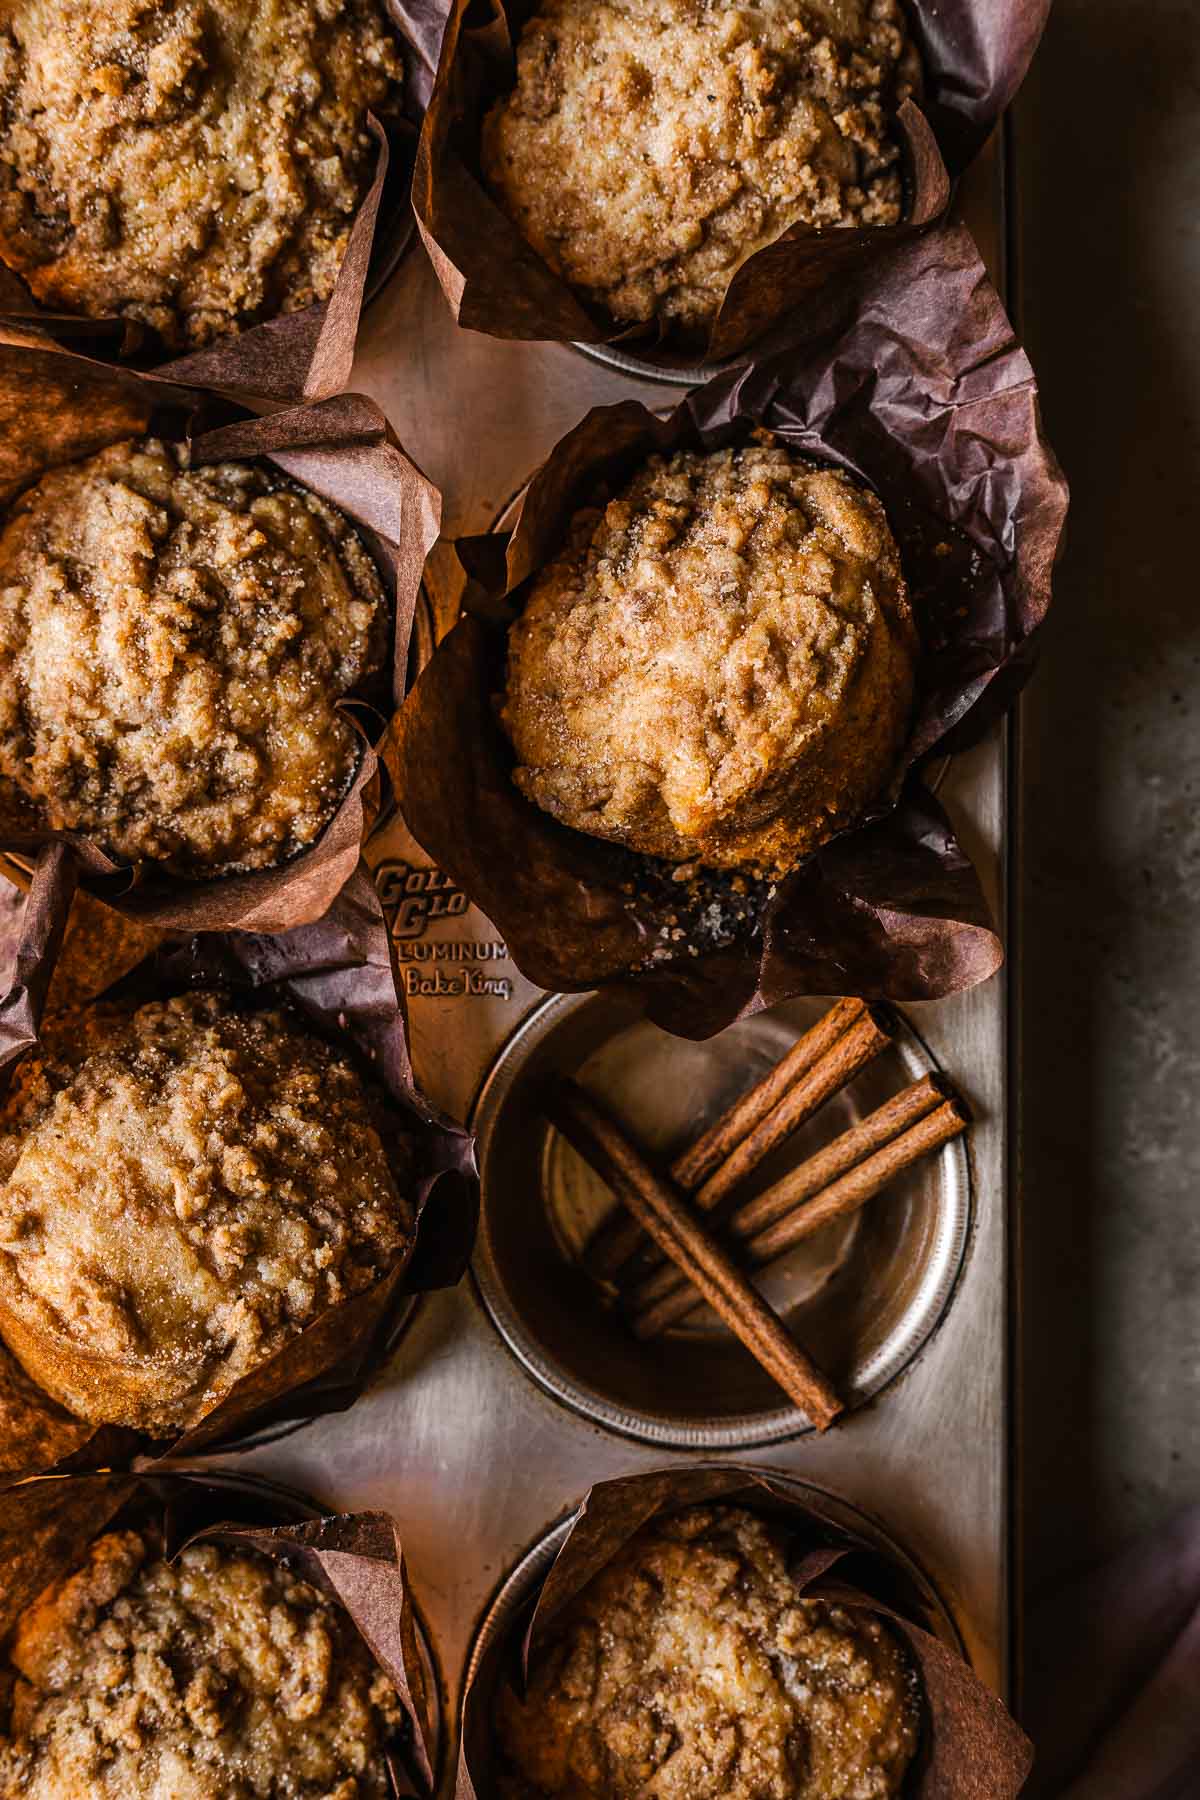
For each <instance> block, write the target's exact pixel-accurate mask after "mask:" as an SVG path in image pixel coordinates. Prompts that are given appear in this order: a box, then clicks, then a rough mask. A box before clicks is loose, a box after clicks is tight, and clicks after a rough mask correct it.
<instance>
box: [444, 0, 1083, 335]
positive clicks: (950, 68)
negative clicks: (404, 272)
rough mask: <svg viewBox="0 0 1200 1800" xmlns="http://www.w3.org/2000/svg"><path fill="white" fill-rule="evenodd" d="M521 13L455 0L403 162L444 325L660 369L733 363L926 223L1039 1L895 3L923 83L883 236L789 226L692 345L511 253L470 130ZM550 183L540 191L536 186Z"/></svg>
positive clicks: (1016, 66)
mask: <svg viewBox="0 0 1200 1800" xmlns="http://www.w3.org/2000/svg"><path fill="white" fill-rule="evenodd" d="M536 10H537V6H536V0H484V3H482V4H481V3H480V0H455V5H454V7H453V10H452V12H451V15H450V21H449V24H448V25H447V27H446V35H445V39H444V42H443V44H442V57H441V63H440V65H439V68H438V77H437V85H436V86H435V88H434V91H433V97H432V99H431V100H430V102H429V108H428V111H427V113H426V115H425V123H424V125H423V126H422V129H421V141H420V146H419V148H418V151H417V166H416V171H415V173H414V176H413V206H414V208H415V211H416V215H417V222H418V224H419V226H420V229H421V236H422V238H423V239H424V241H425V247H426V249H427V250H428V251H429V255H430V258H431V260H432V262H433V266H434V269H435V270H436V272H437V277H438V280H439V281H440V283H441V286H442V291H443V293H444V294H445V296H446V299H447V300H448V301H449V303H450V308H451V311H452V312H453V313H454V316H455V318H456V319H457V321H458V323H459V324H460V325H464V326H466V327H468V328H469V329H470V330H472V331H485V332H489V333H490V334H491V336H493V337H508V338H542V339H544V338H551V339H560V340H562V339H565V340H567V341H568V342H573V343H585V344H599V343H610V344H620V345H621V347H622V348H623V349H625V350H628V351H630V352H632V353H634V354H635V355H637V356H639V357H642V358H644V359H645V360H647V361H649V362H652V363H656V364H658V365H659V366H661V367H664V368H670V367H672V366H680V365H694V364H695V363H696V362H697V361H700V362H710V361H719V360H721V359H722V358H725V357H729V356H732V355H734V354H735V353H737V352H738V351H741V350H743V349H744V348H745V347H746V346H747V345H748V344H751V343H753V342H754V340H755V339H756V338H758V337H760V336H761V335H762V333H763V332H764V331H766V330H768V329H769V328H770V327H771V326H773V325H775V324H777V323H778V322H779V321H780V320H782V319H785V318H786V317H787V316H788V314H789V313H791V312H792V311H793V310H794V309H795V308H796V307H798V306H800V305H802V304H805V303H807V302H809V301H811V299H812V297H813V296H814V295H816V294H817V293H818V292H820V291H821V290H822V289H824V288H827V287H829V286H831V285H835V284H840V283H843V282H845V281H847V280H849V279H851V278H852V277H854V276H855V275H857V274H858V273H859V272H861V271H863V270H865V269H867V268H869V267H870V265H871V264H872V263H873V262H875V261H876V260H877V259H878V258H879V257H880V256H883V255H886V254H887V253H888V252H889V251H891V250H893V249H895V248H896V246H897V245H900V244H904V243H907V242H909V241H911V239H912V238H913V237H915V236H917V235H918V234H919V233H920V232H921V231H923V230H924V229H925V228H926V227H927V226H928V225H929V224H930V223H931V222H933V221H934V220H936V219H939V218H941V217H942V216H943V215H944V213H945V212H946V209H947V207H948V205H949V202H950V193H951V180H952V177H955V176H957V175H959V174H961V172H962V170H963V169H964V168H965V167H966V166H967V164H968V163H969V162H970V161H971V160H972V158H973V157H974V156H975V154H976V152H977V151H978V150H979V149H980V147H981V146H982V144H983V143H984V141H985V139H986V138H987V136H988V134H989V132H990V131H991V129H992V127H993V126H994V125H995V123H996V121H997V120H998V119H999V117H1000V115H1001V113H1002V112H1003V111H1004V108H1005V107H1006V106H1007V105H1008V103H1009V101H1010V100H1011V99H1012V97H1013V95H1014V94H1015V93H1016V91H1017V89H1018V87H1019V86H1020V85H1021V82H1022V80H1023V79H1024V76H1025V71H1026V70H1027V68H1028V67H1029V63H1030V60H1031V58H1032V56H1033V53H1034V50H1035V49H1036V47H1037V43H1038V40H1039V38H1040V37H1041V34H1042V30H1043V27H1044V25H1045V23H1046V18H1047V16H1048V14H1049V10H1050V0H986V3H985V4H980V0H911V3H910V4H909V5H908V6H907V8H906V10H907V12H908V15H909V20H910V23H911V25H912V28H913V31H914V34H915V37H916V41H917V44H918V46H919V48H920V51H921V58H922V63H923V66H924V71H925V83H924V95H923V98H922V102H921V105H920V107H918V106H916V105H915V104H914V103H913V102H912V101H906V102H905V103H904V104H903V106H902V107H901V108H900V111H899V114H898V115H897V120H898V126H899V134H900V138H901V143H902V148H903V152H904V156H905V163H906V175H907V180H906V187H907V206H906V217H905V219H904V221H903V222H902V223H901V224H899V225H893V226H886V227H878V226H876V227H874V228H827V229H816V228H814V227H812V226H808V225H795V226H792V227H791V228H790V229H789V230H787V231H785V232H784V233H783V234H782V235H781V236H780V237H778V238H776V239H775V240H774V242H772V243H770V244H767V245H765V246H764V247H763V248H762V249H760V250H757V251H755V252H754V254H753V255H752V256H749V257H747V259H746V261H745V262H744V263H742V264H741V266H740V267H739V268H738V269H737V270H736V272H735V274H734V276H733V278H732V280H731V281H730V284H729V287H728V289H727V290H726V293H725V297H724V299H723V301H722V303H721V306H720V309H719V311H718V312H717V314H716V316H715V318H714V319H713V321H712V324H711V326H710V327H709V330H708V332H707V334H706V336H705V337H704V338H703V339H702V340H699V341H697V340H693V341H690V342H688V341H686V340H685V339H682V338H680V337H678V336H675V337H672V336H671V335H670V334H664V331H663V329H662V328H660V327H656V326H645V325H636V326H630V325H621V324H619V323H618V322H617V321H616V320H614V319H612V318H611V317H609V316H608V315H607V314H606V313H604V312H603V311H602V310H601V309H599V308H597V307H596V306H594V305H593V304H591V303H590V302H588V301H585V300H584V299H583V298H582V297H581V296H579V295H578V294H577V293H576V292H575V291H574V290H573V289H572V288H570V287H569V286H568V285H567V283H566V282H564V281H563V280H561V279H560V277H559V276H557V275H556V274H555V273H554V272H553V270H551V268H550V267H549V265H548V264H547V263H545V262H543V260H542V258H541V257H540V256H539V255H538V254H537V252H536V251H535V250H533V249H532V248H531V246H530V245H529V244H527V243H526V242H525V240H524V238H523V237H522V236H521V234H520V232H519V231H518V229H517V227H516V226H515V225H514V224H513V223H512V221H511V220H510V219H509V218H508V215H507V214H506V213H505V212H504V211H503V209H502V207H501V206H500V205H499V203H498V202H497V201H496V200H494V199H493V198H492V196H491V195H490V193H489V192H488V189H487V186H486V184H485V182H484V179H483V175H482V173H481V170H480V150H479V144H480V131H481V127H482V122H483V119H484V116H485V114H486V113H487V112H488V111H489V109H490V108H491V106H492V105H493V103H494V102H495V101H496V100H498V99H500V98H501V97H502V96H503V95H505V94H507V93H508V92H510V90H511V89H512V87H513V85H514V82H515V79H516V74H515V69H516V61H515V48H516V44H517V42H518V39H519V37H520V34H521V30H522V28H523V27H524V25H525V23H526V21H527V20H528V19H529V18H530V17H531V16H532V14H533V13H534V12H535V11H536ZM552 178H553V177H552V175H551V177H550V179H552Z"/></svg>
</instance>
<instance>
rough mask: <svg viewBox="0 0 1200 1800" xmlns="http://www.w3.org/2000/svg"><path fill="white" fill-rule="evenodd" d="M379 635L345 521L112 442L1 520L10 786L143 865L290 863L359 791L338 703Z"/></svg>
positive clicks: (234, 467)
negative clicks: (353, 784) (352, 788)
mask: <svg viewBox="0 0 1200 1800" xmlns="http://www.w3.org/2000/svg"><path fill="white" fill-rule="evenodd" d="M386 630H387V605H386V600H385V596H384V593H383V588H382V586H381V583H380V580H379V576H378V573H377V571H376V569H375V567H374V564H373V563H372V561H371V558H370V556H369V555H368V554H367V551H366V549H365V548H364V546H363V544H362V542H361V540H360V539H359V537H358V535H357V533H356V532H355V530H354V529H353V527H352V526H351V524H350V522H349V521H348V520H347V519H346V518H344V517H343V515H342V514H341V513H339V512H338V511H337V509H336V508H334V507H332V506H330V505H328V504H327V503H326V502H325V501H323V500H321V499H319V498H318V497H317V496H316V495H315V494H312V493H309V492H308V491H307V490H306V489H303V488H299V487H296V486H294V485H293V484H292V483H291V482H289V481H287V480H285V479H284V478H283V477H282V476H280V475H278V474H277V473H276V472H274V471H273V470H272V469H271V468H270V467H269V466H268V465H265V464H263V465H260V464H257V463H216V464H213V465H212V466H210V467H206V468H196V469H192V468H189V467H188V466H187V459H186V452H185V451H184V450H183V448H182V447H181V446H179V445H177V444H168V443H162V442H159V441H158V440H157V439H154V438H150V439H146V440H143V441H141V442H129V443H122V444H114V445H112V446H111V447H110V448H109V449H107V450H103V451H101V452H100V454H99V455H97V456H93V457H89V458H87V459H86V460H85V461H83V462H78V463H71V464H69V465H68V466H67V467H65V468H61V469H55V470H52V471H51V472H50V473H49V474H47V475H45V476H43V477H42V479H41V480H40V481H39V482H38V483H37V484H36V485H35V486H34V487H32V488H31V489H29V491H28V492H27V493H25V494H24V495H22V497H21V498H20V499H19V500H18V501H17V502H16V504H15V505H14V506H13V507H12V508H11V510H10V512H9V514H8V516H7V518H6V519H5V521H4V523H3V526H2V528H0V786H3V785H7V786H8V787H9V788H10V790H11V791H12V792H14V793H15V794H16V795H17V796H19V798H20V800H21V801H22V802H23V803H24V804H25V805H26V806H28V807H31V808H32V809H33V810H34V812H35V813H36V815H37V817H38V818H39V819H40V820H41V821H42V822H43V823H44V824H45V825H46V826H49V827H51V828H54V829H61V830H71V831H78V832H81V833H83V834H84V835H85V836H87V837H91V838H93V839H95V840H96V841H97V842H98V843H99V844H101V845H102V847H103V848H104V849H106V850H107V851H109V852H110V854H112V855H113V856H116V857H118V858H122V859H125V860H127V861H130V862H138V861H141V860H142V859H148V860H151V861H155V862H159V863H163V864H165V865H167V866H168V867H170V868H171V869H173V870H176V871H177V872H179V873H182V874H189V875H201V874H207V875H213V874H220V873H226V872H230V871H234V870H247V869H260V868H265V867H269V866H271V865H273V864H276V863H280V862H282V861H285V860H286V859H287V858H288V857H290V856H292V855H294V854H295V853H296V852H298V851H300V850H302V849H304V848H305V847H307V846H308V845H309V844H311V843H312V842H313V841H314V840H315V839H316V838H317V837H318V836H319V835H320V832H321V830H322V829H323V827H324V826H325V825H326V824H327V823H328V821H329V818H330V816H331V815H332V813H333V812H334V811H335V809H336V807H337V804H338V801H339V800H340V798H341V796H342V795H343V793H344V792H345V790H346V788H347V786H348V785H349V783H350V781H351V779H352V778H353V774H354V770H355V768H356V766H357V762H358V757H359V754H360V752H359V740H358V738H357V736H356V734H355V732H354V729H353V727H352V726H351V725H350V723H349V722H348V721H347V719H345V718H344V717H343V716H342V714H341V713H340V712H339V710H338V703H339V701H340V700H341V699H342V698H343V696H345V695H346V694H347V693H348V692H349V691H350V690H351V689H352V688H353V687H355V685H356V684H357V683H358V682H360V681H361V680H362V679H363V678H364V677H365V676H366V675H367V674H368V673H370V672H371V671H372V670H374V669H376V668H378V667H379V665H380V663H381V662H382V660H383V655H384V645H385V637H386Z"/></svg>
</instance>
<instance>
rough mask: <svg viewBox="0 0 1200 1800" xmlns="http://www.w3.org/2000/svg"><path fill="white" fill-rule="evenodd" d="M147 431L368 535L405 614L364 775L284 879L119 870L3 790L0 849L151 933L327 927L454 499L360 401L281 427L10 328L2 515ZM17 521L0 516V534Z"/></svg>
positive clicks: (354, 707) (349, 711) (362, 730)
mask: <svg viewBox="0 0 1200 1800" xmlns="http://www.w3.org/2000/svg"><path fill="white" fill-rule="evenodd" d="M146 433H151V434H155V435H159V436H161V437H163V438H166V439H170V440H173V441H177V442H178V441H187V442H188V443H189V444H190V449H191V456H192V460H193V462H194V463H196V464H203V463H214V462H222V461H239V460H250V459H253V458H259V457H261V458H264V459H266V460H267V461H268V462H271V463H274V464H275V465H276V467H277V468H279V469H280V470H282V471H283V473H284V474H286V475H288V476H290V477H291V479H292V480H293V481H295V482H297V483H298V484H299V485H300V486H301V487H305V488H308V489H310V490H311V491H312V492H313V493H314V494H317V495H319V496H320V497H321V498H322V499H324V500H327V501H329V502H330V503H331V504H333V505H334V506H336V507H338V508H339V509H340V510H341V511H342V512H343V513H344V514H346V515H347V516H348V517H349V518H350V519H351V520H352V521H353V523H354V524H355V525H356V526H357V528H358V531H359V535H360V537H361V538H362V540H363V542H364V544H365V546H366V548H367V550H368V551H369V552H370V554H371V556H372V558H373V560H374V562H375V565H376V568H377V569H378V572H379V576H380V579H381V581H382V583H383V586H384V590H385V592H386V594H387V598H388V603H389V605H390V606H391V608H392V612H393V630H392V637H391V644H390V653H389V655H388V658H387V660H386V663H385V667H384V668H383V669H382V670H381V671H380V672H379V673H378V674H377V675H375V676H373V677H371V678H370V679H369V681H368V682H366V683H364V685H363V689H362V691H361V697H360V696H359V695H357V694H355V695H351V696H348V697H347V699H346V700H345V701H344V702H343V711H344V712H345V714H346V716H347V717H348V718H349V719H350V720H351V722H352V724H353V726H354V728H355V730H356V732H357V733H358V735H359V737H360V739H361V744H362V749H361V755H360V758H359V762H358V768H357V771H356V773H355V775H354V778H353V780H352V782H351V783H350V786H349V787H348V789H347V791H346V792H345V793H344V794H343V796H342V799H341V801H340V803H339V805H338V807H337V810H336V811H335V813H334V814H333V816H332V818H331V819H330V820H329V822H328V824H327V825H326V826H325V828H324V830H323V831H322V832H321V834H320V836H319V837H318V838H317V839H316V840H315V842H314V843H312V844H311V845H309V847H308V848H307V849H306V850H304V851H302V852H301V853H300V854H299V855H298V856H294V857H292V858H291V859H290V860H289V861H287V862H285V863H281V864H279V865H278V866H277V867H275V868H271V869H261V870H256V871H254V872H252V873H249V874H245V875H236V874H235V875H223V876H215V877H209V878H201V879H197V880H191V879H188V878H186V877H183V876H179V875H175V874H172V873H171V872H170V871H168V870H165V869H163V868H161V867H157V866H155V865H154V864H151V863H143V864H141V865H140V866H136V867H134V866H131V865H128V864H124V863H118V862H115V861H114V860H113V859H112V858H111V857H109V856H108V855H107V854H106V853H105V852H104V851H103V850H102V849H101V848H100V847H99V846H98V845H97V844H96V843H94V842H93V841H91V840H89V839H88V838H86V837H83V836H81V835H79V834H78V833H59V834H55V833H52V832H50V831H48V830H46V829H45V828H44V827H43V826H41V825H40V824H39V822H38V821H37V820H36V818H34V817H33V816H32V809H26V807H25V803H24V801H23V799H22V798H21V797H20V796H17V795H11V796H9V797H8V798H7V799H6V798H5V796H4V795H3V793H0V854H3V853H4V852H10V853H16V854H18V855H24V856H26V857H28V856H30V855H33V854H36V852H37V851H38V850H39V849H40V848H41V847H43V846H44V845H45V844H46V843H48V842H50V841H53V840H54V839H55V838H56V837H57V838H58V839H59V840H60V841H62V842H64V843H66V844H68V845H69V846H70V848H71V852H72V855H73V857H74V858H75V860H76V863H77V865H78V870H79V874H80V878H81V880H82V881H83V882H84V884H85V886H86V887H87V889H88V890H89V891H90V892H91V893H92V894H94V895H96V896H98V897H100V898H102V899H103V900H105V901H106V902H107V903H108V904H109V905H110V906H113V907H115V908H117V909H118V910H119V911H122V912H125V913H126V914H128V915H129V916H130V917H136V918H137V919H139V920H141V921H142V922H143V923H144V924H146V925H150V926H160V927H163V928H170V929H175V930H183V931H219V930H228V929H231V928H234V927H236V928H238V929H240V930H243V931H287V930H290V929H291V928H292V927H294V926H297V925H302V924H306V923H308V922H309V921H310V920H313V919H318V918H320V917H321V915H322V914H323V913H324V912H325V911H326V909H327V907H328V906H329V904H330V902H331V901H332V900H333V898H334V896H335V895H336V894H337V893H338V891H339V889H340V888H341V887H342V886H343V885H344V883H345V882H346V881H347V880H348V879H349V878H350V876H351V875H352V874H353V872H354V870H355V868H356V867H357V864H358V858H359V851H360V848H361V845H362V842H363V840H364V838H365V837H366V835H367V834H368V832H369V831H370V830H371V828H372V826H373V824H374V823H375V821H376V820H377V818H378V817H379V816H380V813H381V811H382V809H383V808H384V806H385V804H386V800H387V796H386V785H385V782H384V780H383V777H382V775H381V771H380V768H379V764H378V761H377V758H376V755H375V749H374V746H375V744H376V742H377V741H378V738H379V735H380V733H381V731H382V730H383V728H384V725H385V723H386V721H387V719H388V718H389V717H390V715H391V713H392V711H393V709H394V707H395V706H396V705H398V704H399V701H400V700H401V698H402V697H403V694H404V688H405V680H406V674H407V669H408V652H409V640H410V637H411V634H412V624H413V615H414V610H415V607H416V602H417V594H418V591H419V588H420V582H421V570H422V567H423V565H424V562H425V558H426V555H427V554H428V552H429V550H430V549H431V547H432V545H433V543H434V542H435V540H436V538H437V534H438V526H439V523H440V518H441V496H440V494H439V493H438V491H437V489H436V488H435V487H433V485H432V484H431V483H430V482H429V481H427V480H426V478H425V476H424V475H423V474H422V473H421V471H420V469H418V468H417V466H416V464H415V463H413V462H412V461H410V459H409V458H408V457H407V456H406V455H405V453H404V451H403V449H402V448H401V446H400V444H399V443H398V441H397V439H396V438H395V435H394V434H393V432H392V431H391V428H390V426H389V425H388V423H387V420H386V419H385V418H384V416H383V414H382V413H381V412H380V410H379V408H378V407H377V406H376V405H375V403H374V401H372V400H368V399H367V398H365V396H363V395H361V394H343V395H340V396H338V397H337V398H336V399H332V400H324V401H320V402H318V403H315V404H312V405H306V406H301V407H295V408H290V409H287V410H285V411H282V412H277V413H273V414H271V415H269V416H267V417H245V416H244V415H243V414H242V412H241V409H239V408H236V407H233V406H231V405H229V404H228V403H226V402H224V401H216V400H214V398H213V397H212V396H211V395H207V396H206V395H205V394H203V393H201V392H199V391H197V390H196V389H193V388H186V387H180V386H178V385H176V384H174V383H170V382H163V381H159V380H157V379H153V378H145V377H142V376H138V375H134V374H132V373H131V372H129V371H126V370H116V369H112V368H110V367H108V366H106V365H104V364H101V363H97V362H95V361H92V360H91V359H88V358H84V357H79V356H76V355H73V354H71V353H69V352H66V351H63V350H60V349H57V348H54V349H51V350H46V349H42V348H38V347H35V346H32V345H31V344H30V343H29V341H28V339H27V338H26V339H20V338H19V336H18V341H14V338H13V334H11V333H8V334H6V333H5V332H4V331H3V329H2V328H0V507H3V506H4V505H6V504H7V503H9V502H11V501H12V500H13V499H15V498H16V497H17V495H18V494H20V493H21V492H22V491H23V490H24V489H25V488H27V487H29V486H30V485H31V484H32V483H33V482H35V481H36V480H38V479H39V478H40V476H42V475H43V474H45V473H46V472H47V471H48V470H49V469H52V468H56V467H59V466H61V465H62V464H64V463H69V462H75V461H80V460H83V459H84V458H86V457H88V456H91V455H94V454H95V453H96V452H97V451H99V450H102V449H103V448H105V447H106V446H107V445H109V444H114V443H119V442H121V441H122V440H123V439H126V438H131V437H139V436H142V435H144V434H146ZM2 525H3V513H2V511H0V526H2Z"/></svg>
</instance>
